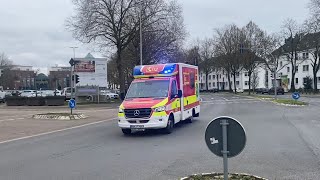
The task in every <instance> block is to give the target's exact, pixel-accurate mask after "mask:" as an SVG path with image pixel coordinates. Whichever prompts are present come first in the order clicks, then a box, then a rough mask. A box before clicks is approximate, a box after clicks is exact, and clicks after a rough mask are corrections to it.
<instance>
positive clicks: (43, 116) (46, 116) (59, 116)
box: [32, 113, 87, 120]
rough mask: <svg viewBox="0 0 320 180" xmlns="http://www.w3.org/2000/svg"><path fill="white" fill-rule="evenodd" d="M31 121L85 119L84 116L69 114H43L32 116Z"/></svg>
mask: <svg viewBox="0 0 320 180" xmlns="http://www.w3.org/2000/svg"><path fill="white" fill-rule="evenodd" d="M32 118H33V119H57V120H79V119H86V118H87V116H86V115H84V114H72V115H71V114H70V113H45V114H36V115H33V116H32Z"/></svg>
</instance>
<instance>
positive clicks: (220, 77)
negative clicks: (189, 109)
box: [199, 66, 272, 91]
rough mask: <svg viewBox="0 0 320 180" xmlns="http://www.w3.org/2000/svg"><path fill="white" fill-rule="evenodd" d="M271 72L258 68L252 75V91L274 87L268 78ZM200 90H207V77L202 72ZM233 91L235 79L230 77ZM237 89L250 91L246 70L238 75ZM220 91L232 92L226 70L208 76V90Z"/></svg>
mask: <svg viewBox="0 0 320 180" xmlns="http://www.w3.org/2000/svg"><path fill="white" fill-rule="evenodd" d="M268 74H270V73H269V71H268V70H267V69H266V68H265V67H262V66H261V67H258V68H257V69H256V70H255V72H254V73H253V74H252V75H251V77H252V78H251V80H252V82H251V89H256V88H269V87H271V86H272V84H271V83H269V82H270V81H271V76H268ZM199 80H200V89H201V90H206V89H207V86H206V75H205V74H204V73H203V72H200V77H199ZM230 84H231V90H234V78H233V76H232V75H230ZM235 84H236V88H237V89H241V90H248V89H249V75H248V72H247V71H245V70H242V71H240V72H239V73H238V74H237V75H236V81H235ZM212 89H218V90H222V91H223V90H226V91H228V90H230V89H229V81H228V76H227V74H226V72H225V71H224V70H217V71H213V72H212V73H210V74H209V75H208V90H212Z"/></svg>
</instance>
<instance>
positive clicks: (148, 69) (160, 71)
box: [133, 64, 178, 78]
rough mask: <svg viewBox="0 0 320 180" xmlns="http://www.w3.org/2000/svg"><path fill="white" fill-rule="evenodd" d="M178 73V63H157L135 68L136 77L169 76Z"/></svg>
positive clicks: (134, 74)
mask: <svg viewBox="0 0 320 180" xmlns="http://www.w3.org/2000/svg"><path fill="white" fill-rule="evenodd" d="M177 73H178V65H177V64H155V65H142V66H136V67H135V68H134V70H133V76H134V78H146V77H168V76H173V75H176V74H177Z"/></svg>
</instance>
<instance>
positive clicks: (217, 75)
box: [199, 50, 320, 92]
mask: <svg viewBox="0 0 320 180" xmlns="http://www.w3.org/2000/svg"><path fill="white" fill-rule="evenodd" d="M312 60H313V56H312V55H311V54H310V53H308V51H307V50H306V51H301V52H299V53H298V60H297V66H296V69H297V72H296V74H295V80H294V83H295V89H300V88H302V89H303V88H304V83H305V82H306V78H307V77H308V76H309V77H311V78H312V79H313V73H312ZM291 68H292V65H291V63H290V62H289V61H288V59H287V56H285V55H284V56H282V57H280V60H279V67H278V72H277V75H276V79H277V80H276V82H277V86H278V87H279V86H281V87H283V88H284V90H285V91H286V92H287V91H289V90H290V87H291V74H292V73H291V70H292V69H291ZM256 71H257V75H258V79H257V86H256V88H271V87H273V81H274V77H273V75H272V73H271V72H270V70H268V69H267V68H265V67H258V68H257V70H256ZM316 78H317V85H318V86H317V87H318V89H320V71H319V72H318V73H317V77H316ZM199 79H200V89H202V90H206V76H205V74H204V73H203V72H200V78H199ZM248 83H249V77H248V73H247V72H246V71H245V70H242V71H241V72H240V73H239V76H237V77H236V86H237V88H239V89H242V90H248V89H249V85H248ZM231 84H232V85H233V77H231ZM233 88H234V87H233V86H232V90H233ZM208 89H209V90H211V89H219V90H229V85H228V78H227V75H226V74H225V72H224V71H214V72H212V73H210V74H209V76H208ZM251 89H253V88H252V86H251Z"/></svg>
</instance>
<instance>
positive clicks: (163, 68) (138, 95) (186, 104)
mask: <svg viewBox="0 0 320 180" xmlns="http://www.w3.org/2000/svg"><path fill="white" fill-rule="evenodd" d="M133 76H134V80H133V82H132V83H131V85H130V87H129V89H128V92H127V94H126V97H125V99H124V100H123V102H122V104H121V105H120V107H119V112H118V118H119V120H118V126H119V127H120V128H121V129H122V132H123V133H124V134H130V133H132V132H133V131H144V130H146V129H161V130H162V131H163V132H164V133H167V134H170V133H171V132H172V130H173V127H174V125H175V124H177V123H179V122H180V121H187V122H192V119H193V117H199V114H200V98H199V73H198V67H197V66H193V65H189V64H183V63H173V64H157V65H144V66H136V67H135V68H134V71H133Z"/></svg>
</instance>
